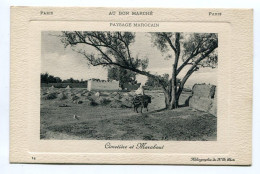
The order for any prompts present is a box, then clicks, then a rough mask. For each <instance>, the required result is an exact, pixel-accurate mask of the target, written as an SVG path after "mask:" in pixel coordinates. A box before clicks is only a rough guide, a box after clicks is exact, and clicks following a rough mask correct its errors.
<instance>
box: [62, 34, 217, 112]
mask: <svg viewBox="0 0 260 174" xmlns="http://www.w3.org/2000/svg"><path fill="white" fill-rule="evenodd" d="M151 35H152V39H153V40H152V42H153V44H154V46H155V47H157V48H158V49H159V50H160V51H162V53H164V54H167V58H171V57H173V56H174V61H173V68H172V69H173V71H172V75H171V79H170V80H168V78H169V77H168V78H167V79H166V78H163V77H162V76H159V75H154V74H151V73H150V72H148V71H146V68H147V66H148V63H149V61H148V59H147V58H146V59H145V58H139V56H138V55H137V56H135V57H134V56H133V55H132V52H131V50H130V46H131V44H133V43H134V41H135V33H131V32H85V31H83V32H82V31H70V32H68V31H64V32H62V35H61V41H62V42H63V43H64V45H65V47H66V46H71V48H72V49H73V50H75V51H77V52H78V53H80V54H82V55H83V56H84V57H85V58H86V59H87V60H88V63H89V65H92V66H104V67H109V68H111V67H118V68H121V69H125V70H130V71H132V72H134V73H137V74H141V75H145V76H147V77H148V78H152V79H154V80H155V81H157V82H158V84H160V86H161V87H162V89H163V90H164V94H165V104H166V107H167V108H168V109H174V108H177V107H178V100H179V97H180V94H181V92H182V90H183V87H184V84H185V83H186V81H187V80H188V78H189V77H190V76H191V74H192V73H193V72H195V71H197V70H198V69H199V68H200V67H215V66H216V65H217V53H216V51H215V50H216V48H217V47H218V38H217V35H216V34H183V33H151ZM91 48H92V49H94V50H95V51H89V50H91ZM86 50H88V52H87V51H86ZM180 58H182V61H183V62H182V64H181V65H179V64H178V63H179V60H180ZM185 66H190V68H189V70H188V72H187V73H186V75H185V76H184V77H183V78H182V79H180V81H179V85H178V80H177V79H178V78H177V76H178V75H179V73H180V72H181V71H182V70H183V68H184V67H185Z"/></svg>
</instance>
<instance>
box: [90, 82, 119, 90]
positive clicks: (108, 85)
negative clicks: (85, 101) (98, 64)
mask: <svg viewBox="0 0 260 174" xmlns="http://www.w3.org/2000/svg"><path fill="white" fill-rule="evenodd" d="M88 90H89V91H91V90H100V91H102V90H105V91H113V90H120V87H119V81H111V82H107V81H106V82H99V81H94V80H89V81H88Z"/></svg>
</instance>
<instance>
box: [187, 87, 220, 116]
mask: <svg viewBox="0 0 260 174" xmlns="http://www.w3.org/2000/svg"><path fill="white" fill-rule="evenodd" d="M189 106H190V107H192V108H194V109H197V110H200V111H204V112H208V113H211V114H212V115H214V116H217V88H216V86H215V85H206V84H195V85H194V86H193V88H192V97H191V98H190V100H189Z"/></svg>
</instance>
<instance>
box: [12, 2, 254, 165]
mask: <svg viewBox="0 0 260 174" xmlns="http://www.w3.org/2000/svg"><path fill="white" fill-rule="evenodd" d="M252 62H253V11H252V10H251V9H150V8H83V7H82V8H79V7H66V8H62V7H60V8H57V7H11V100H10V101H11V104H10V108H11V111H10V162H12V163H89V164H90V163H93V164H186V165H251V160H252V158H251V145H252V142H251V129H252V123H251V121H252V118H251V117H252V70H253V68H252V67H253V66H252V65H253V63H252Z"/></svg>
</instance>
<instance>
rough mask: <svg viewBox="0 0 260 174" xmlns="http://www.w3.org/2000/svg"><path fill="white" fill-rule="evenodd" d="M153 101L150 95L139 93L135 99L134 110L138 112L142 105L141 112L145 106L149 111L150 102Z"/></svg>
mask: <svg viewBox="0 0 260 174" xmlns="http://www.w3.org/2000/svg"><path fill="white" fill-rule="evenodd" d="M149 103H151V97H150V96H148V95H138V96H136V97H134V99H133V105H134V111H136V112H137V113H138V110H137V109H138V108H139V107H141V113H142V111H143V108H146V110H147V111H148V104H149Z"/></svg>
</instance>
